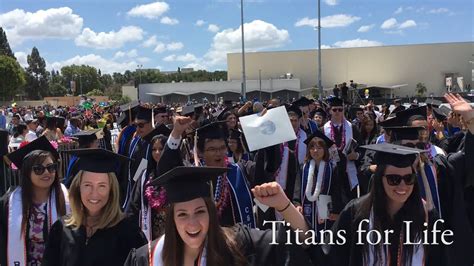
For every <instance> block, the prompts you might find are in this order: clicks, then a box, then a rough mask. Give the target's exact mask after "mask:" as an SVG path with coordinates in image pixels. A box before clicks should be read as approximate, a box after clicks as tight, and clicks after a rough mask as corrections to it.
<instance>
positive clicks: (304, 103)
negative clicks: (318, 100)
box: [292, 96, 313, 107]
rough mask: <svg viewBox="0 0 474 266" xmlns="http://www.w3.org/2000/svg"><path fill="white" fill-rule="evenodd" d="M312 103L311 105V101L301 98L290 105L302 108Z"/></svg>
mask: <svg viewBox="0 0 474 266" xmlns="http://www.w3.org/2000/svg"><path fill="white" fill-rule="evenodd" d="M312 103H313V101H311V100H310V99H308V98H306V97H304V96H303V97H301V98H299V99H298V100H296V101H294V102H293V103H292V105H295V106H301V107H302V106H308V105H310V104H312Z"/></svg>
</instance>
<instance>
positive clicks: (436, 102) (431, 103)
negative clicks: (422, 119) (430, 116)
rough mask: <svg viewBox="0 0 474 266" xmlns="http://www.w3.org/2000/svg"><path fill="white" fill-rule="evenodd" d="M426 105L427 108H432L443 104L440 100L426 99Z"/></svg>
mask: <svg viewBox="0 0 474 266" xmlns="http://www.w3.org/2000/svg"><path fill="white" fill-rule="evenodd" d="M425 102H426V105H428V106H434V107H439V106H440V105H441V104H442V103H443V102H442V101H440V100H436V99H426V101H425Z"/></svg>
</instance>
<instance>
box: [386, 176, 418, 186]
mask: <svg viewBox="0 0 474 266" xmlns="http://www.w3.org/2000/svg"><path fill="white" fill-rule="evenodd" d="M415 177H416V175H415V174H408V175H404V176H401V175H385V178H387V183H388V184H389V185H390V186H398V185H400V183H401V182H402V180H403V181H405V184H406V185H413V183H415Z"/></svg>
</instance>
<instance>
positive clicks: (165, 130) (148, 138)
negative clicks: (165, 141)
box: [142, 124, 171, 142]
mask: <svg viewBox="0 0 474 266" xmlns="http://www.w3.org/2000/svg"><path fill="white" fill-rule="evenodd" d="M160 134H162V135H165V136H169V135H170V134H171V129H169V128H168V127H167V126H166V125H164V124H161V125H159V126H157V127H155V128H154V129H153V130H152V131H151V132H150V133H148V134H147V135H146V136H144V137H143V138H142V139H143V140H145V141H147V142H151V139H152V138H153V137H154V136H156V135H160Z"/></svg>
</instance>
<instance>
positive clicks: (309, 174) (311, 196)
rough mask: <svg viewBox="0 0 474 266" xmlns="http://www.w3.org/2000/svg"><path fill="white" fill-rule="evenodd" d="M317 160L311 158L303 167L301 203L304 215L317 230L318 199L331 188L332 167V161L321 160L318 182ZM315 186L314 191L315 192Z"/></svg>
mask: <svg viewBox="0 0 474 266" xmlns="http://www.w3.org/2000/svg"><path fill="white" fill-rule="evenodd" d="M315 170H316V162H315V161H314V160H311V161H310V162H309V163H306V164H305V165H304V167H303V176H302V177H301V204H302V206H303V215H304V217H305V218H306V220H307V221H309V222H310V224H311V228H312V229H314V230H317V226H318V216H319V215H318V207H317V200H318V197H319V195H320V194H323V195H328V194H329V190H330V189H331V179H332V167H331V163H327V162H325V161H321V162H320V163H319V167H318V174H317V178H316V184H315V183H314V182H315V178H314V173H315ZM313 187H314V188H315V189H314V192H313Z"/></svg>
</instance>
